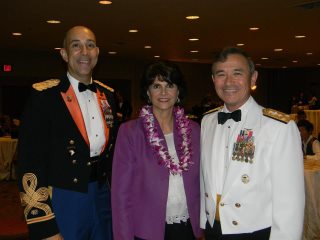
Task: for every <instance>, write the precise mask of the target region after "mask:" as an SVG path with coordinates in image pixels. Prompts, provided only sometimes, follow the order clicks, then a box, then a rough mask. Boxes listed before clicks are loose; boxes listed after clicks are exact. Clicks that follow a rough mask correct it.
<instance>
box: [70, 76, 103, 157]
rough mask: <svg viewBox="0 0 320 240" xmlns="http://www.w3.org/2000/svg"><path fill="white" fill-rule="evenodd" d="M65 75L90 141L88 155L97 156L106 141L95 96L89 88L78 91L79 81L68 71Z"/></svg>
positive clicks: (101, 117)
mask: <svg viewBox="0 0 320 240" xmlns="http://www.w3.org/2000/svg"><path fill="white" fill-rule="evenodd" d="M67 76H68V78H69V81H70V83H71V85H72V87H73V90H74V92H75V94H76V96H77V99H78V102H79V106H80V109H81V112H82V117H83V120H84V123H85V127H86V131H87V135H88V138H89V143H90V157H95V156H98V155H99V154H100V153H101V151H102V148H103V146H104V144H105V142H106V136H105V134H104V130H103V129H104V124H103V116H102V115H101V111H100V105H99V103H98V99H97V96H96V94H95V93H94V92H92V91H90V90H86V91H83V92H79V89H78V85H79V81H78V80H77V79H75V78H74V77H72V76H71V75H70V74H69V73H68V74H67ZM91 82H92V79H91Z"/></svg>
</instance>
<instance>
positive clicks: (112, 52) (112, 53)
mask: <svg viewBox="0 0 320 240" xmlns="http://www.w3.org/2000/svg"><path fill="white" fill-rule="evenodd" d="M108 53H109V54H110V55H115V54H117V52H114V51H110V52H108Z"/></svg>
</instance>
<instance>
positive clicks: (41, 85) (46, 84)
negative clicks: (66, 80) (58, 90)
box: [32, 79, 60, 91]
mask: <svg viewBox="0 0 320 240" xmlns="http://www.w3.org/2000/svg"><path fill="white" fill-rule="evenodd" d="M59 83H60V80H59V79H49V80H46V81H43V82H38V83H34V84H32V87H33V88H34V89H36V90H37V91H43V90H46V89H49V88H52V87H55V86H57V85H58V84H59Z"/></svg>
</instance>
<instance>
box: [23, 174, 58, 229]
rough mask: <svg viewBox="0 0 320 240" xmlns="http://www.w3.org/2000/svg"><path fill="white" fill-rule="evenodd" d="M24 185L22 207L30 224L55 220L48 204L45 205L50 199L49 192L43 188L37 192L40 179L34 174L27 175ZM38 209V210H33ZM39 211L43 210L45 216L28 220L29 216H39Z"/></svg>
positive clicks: (24, 177) (24, 178) (25, 175)
mask: <svg viewBox="0 0 320 240" xmlns="http://www.w3.org/2000/svg"><path fill="white" fill-rule="evenodd" d="M22 184H23V189H24V191H25V193H24V192H20V199H21V204H22V206H24V207H25V209H24V215H25V218H26V221H27V223H28V224H31V223H35V222H42V221H46V220H49V219H51V218H54V214H53V213H52V210H51V208H50V206H49V205H48V204H45V203H43V202H44V201H46V200H47V199H48V197H49V191H48V188H46V187H41V188H39V189H38V190H36V188H37V185H38V179H37V177H36V175H34V174H33V173H26V174H24V175H23V178H22ZM33 208H36V209H33ZM38 209H40V210H42V211H43V212H44V214H45V216H41V217H38V218H35V219H28V214H29V212H30V211H31V215H37V214H38Z"/></svg>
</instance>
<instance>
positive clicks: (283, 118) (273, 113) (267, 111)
mask: <svg viewBox="0 0 320 240" xmlns="http://www.w3.org/2000/svg"><path fill="white" fill-rule="evenodd" d="M262 112H263V115H264V116H266V117H270V118H273V119H275V120H278V121H280V122H283V123H288V122H289V121H290V120H291V118H290V115H288V114H285V113H283V112H279V111H277V110H274V109H271V108H264V109H263V110H262Z"/></svg>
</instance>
